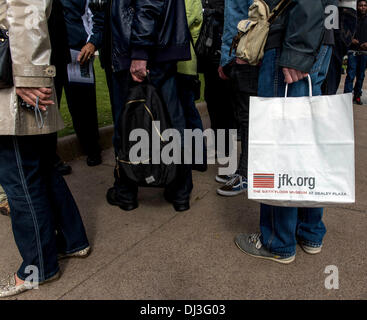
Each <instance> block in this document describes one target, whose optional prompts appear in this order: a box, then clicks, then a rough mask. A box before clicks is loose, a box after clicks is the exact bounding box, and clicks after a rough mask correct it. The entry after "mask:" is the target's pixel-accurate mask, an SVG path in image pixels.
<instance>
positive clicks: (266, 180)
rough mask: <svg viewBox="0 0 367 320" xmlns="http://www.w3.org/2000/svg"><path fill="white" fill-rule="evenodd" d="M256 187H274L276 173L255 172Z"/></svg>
mask: <svg viewBox="0 0 367 320" xmlns="http://www.w3.org/2000/svg"><path fill="white" fill-rule="evenodd" d="M253 185H254V188H272V189H273V188H274V173H254V182H253Z"/></svg>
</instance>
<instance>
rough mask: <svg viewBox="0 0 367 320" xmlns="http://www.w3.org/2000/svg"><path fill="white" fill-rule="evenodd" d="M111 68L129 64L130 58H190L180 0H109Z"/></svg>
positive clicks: (115, 69) (184, 18)
mask: <svg viewBox="0 0 367 320" xmlns="http://www.w3.org/2000/svg"><path fill="white" fill-rule="evenodd" d="M110 9H111V33H112V46H111V51H112V68H113V71H115V72H117V71H121V70H126V69H128V68H130V63H131V59H136V60H148V61H149V62H168V61H180V60H190V59H191V53H190V31H189V28H188V25H187V19H186V9H185V1H184V0H113V1H112V2H111V8H110Z"/></svg>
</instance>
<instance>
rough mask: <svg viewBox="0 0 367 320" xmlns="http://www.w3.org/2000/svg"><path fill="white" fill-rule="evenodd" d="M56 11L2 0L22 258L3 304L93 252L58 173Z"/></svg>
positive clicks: (2, 143) (2, 139) (2, 136)
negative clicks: (53, 61)
mask: <svg viewBox="0 0 367 320" xmlns="http://www.w3.org/2000/svg"><path fill="white" fill-rule="evenodd" d="M51 8H52V1H51V0H37V1H34V0H0V28H2V29H5V30H4V31H5V34H7V35H8V38H9V39H8V41H9V47H10V53H11V60H12V71H13V82H14V86H13V87H11V88H0V185H1V186H2V187H3V188H4V190H5V192H6V194H7V196H8V202H9V206H10V209H11V222H12V228H13V233H14V238H15V242H16V244H17V247H18V250H19V252H20V255H21V257H22V258H23V262H22V264H21V266H20V267H19V269H18V271H17V272H16V273H12V274H10V275H9V276H8V277H7V279H4V280H2V281H1V282H0V297H8V296H12V295H15V294H19V293H21V292H24V291H26V290H29V289H33V288H35V287H38V285H39V284H43V283H45V282H49V281H51V280H55V279H57V278H58V277H59V276H60V271H59V264H58V259H60V258H66V257H75V256H78V257H86V256H87V255H88V254H89V252H90V247H89V243H88V239H87V236H86V232H85V229H84V225H83V222H82V219H81V217H80V213H79V210H78V207H77V205H76V203H75V201H74V199H73V196H72V195H71V193H70V190H69V189H68V187H67V185H66V183H65V181H64V179H63V178H62V177H61V176H60V175H59V174H58V173H57V172H56V171H55V170H54V168H53V159H54V152H55V150H54V135H55V134H56V132H57V131H58V130H60V129H61V128H62V127H63V122H62V119H61V116H60V113H59V111H58V108H57V105H56V103H55V102H54V101H56V99H55V94H54V90H53V89H54V88H53V77H54V76H55V72H56V70H55V68H54V67H53V66H51V65H50V56H51V48H50V39H49V35H48V25H47V19H48V17H49V15H50V12H51ZM3 40H7V39H3ZM2 42H3V43H4V41H2ZM22 104H23V106H22ZM25 104H28V105H30V106H33V107H35V110H30V109H29V108H28V109H27V108H24V105H25ZM4 260H5V261H6V259H3V260H2V263H4Z"/></svg>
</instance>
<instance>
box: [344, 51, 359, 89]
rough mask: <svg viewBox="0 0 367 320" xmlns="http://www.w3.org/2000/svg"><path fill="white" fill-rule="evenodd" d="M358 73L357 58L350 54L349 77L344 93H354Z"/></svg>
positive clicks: (347, 77)
mask: <svg viewBox="0 0 367 320" xmlns="http://www.w3.org/2000/svg"><path fill="white" fill-rule="evenodd" d="M356 72H357V57H356V56H355V55H354V54H353V53H349V54H348V68H347V76H346V78H345V84H344V93H349V92H353V83H354V79H355V77H356Z"/></svg>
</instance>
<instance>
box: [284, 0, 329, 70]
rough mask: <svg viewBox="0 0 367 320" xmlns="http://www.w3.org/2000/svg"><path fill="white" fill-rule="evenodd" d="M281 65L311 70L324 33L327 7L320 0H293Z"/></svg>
mask: <svg viewBox="0 0 367 320" xmlns="http://www.w3.org/2000/svg"><path fill="white" fill-rule="evenodd" d="M293 2H294V6H293V7H292V8H291V9H290V12H289V19H288V23H287V26H286V33H285V38H284V42H283V47H282V53H281V57H280V66H282V67H288V68H293V69H296V70H299V71H302V72H310V70H311V68H312V65H313V64H314V61H315V57H316V55H317V52H318V50H319V48H320V45H321V42H322V39H323V34H324V30H325V29H324V18H325V16H324V15H325V9H324V5H323V3H322V1H320V0H293Z"/></svg>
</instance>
